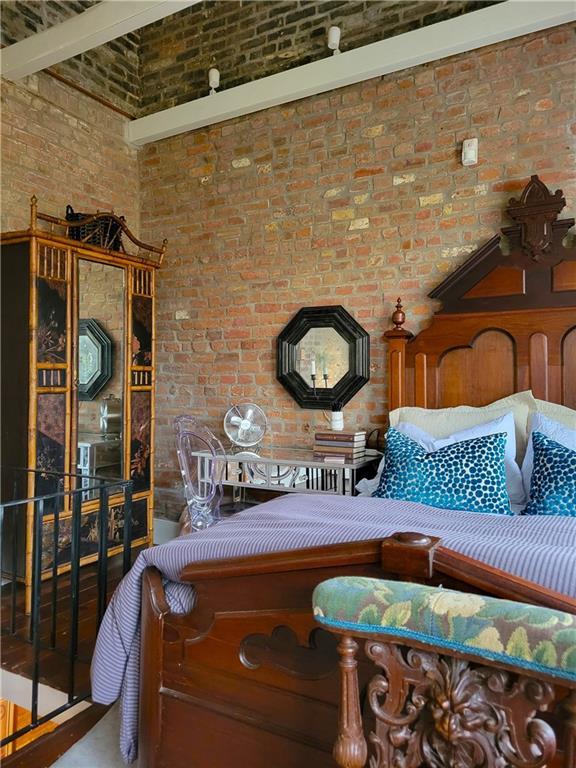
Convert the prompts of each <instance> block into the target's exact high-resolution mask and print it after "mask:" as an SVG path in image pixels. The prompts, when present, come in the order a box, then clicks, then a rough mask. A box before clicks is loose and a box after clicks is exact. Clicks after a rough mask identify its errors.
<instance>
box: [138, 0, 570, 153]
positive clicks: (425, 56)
mask: <svg viewBox="0 0 576 768" xmlns="http://www.w3.org/2000/svg"><path fill="white" fill-rule="evenodd" d="M574 20H576V5H575V3H574V2H573V0H546V1H545V2H543V1H540V2H534V1H532V0H507V2H503V3H498V4H497V5H492V6H490V7H488V8H483V9H481V10H478V11H473V12H471V13H467V14H464V15H463V16H458V17H456V18H453V19H449V20H447V21H443V22H440V23H438V24H433V25H431V26H429V27H424V28H422V29H417V30H414V31H412V32H406V33H405V34H403V35H398V36H397V37H392V38H388V39H386V40H381V41H380V42H377V43H372V44H371V45H365V46H362V47H361V48H356V49H355V50H352V51H348V52H346V53H342V54H340V55H339V56H327V57H326V58H325V59H322V60H320V61H315V62H313V63H311V64H306V65H304V66H301V67H295V68H294V69H290V70H288V71H286V72H280V73H278V74H275V75H270V76H269V77H264V78H262V79H260V80H255V81H253V82H250V83H245V84H244V85H239V86H237V87H235V88H230V89H229V90H226V91H221V92H219V93H216V94H214V95H212V96H206V97H203V98H200V99H195V100H194V101H189V102H187V103H185V104H180V105H179V106H176V107H171V108H169V109H164V110H162V111H161V112H156V113H154V114H151V115H147V116H146V117H142V118H139V119H137V120H133V121H132V122H130V123H128V124H127V126H126V139H127V141H129V142H130V143H132V144H135V145H137V146H140V145H143V144H148V143H149V142H152V141H158V140H159V139H164V138H167V137H169V136H175V135H177V134H179V133H184V132H187V131H193V130H195V129H197V128H202V127H204V126H206V125H213V124H215V123H220V122H223V121H224V120H230V119H232V118H234V117H239V116H241V115H248V114H251V113H253V112H258V111H260V110H262V109H267V108H268V107H273V106H277V105H279V104H286V103H288V102H291V101H295V100H297V99H303V98H306V97H308V96H313V95H315V94H318V93H325V92H327V91H332V90H334V89H336V88H341V87H343V86H346V85H351V84H353V83H359V82H362V81H363V80H369V79H371V78H374V77H378V76H381V75H385V74H389V73H391V72H397V71H399V70H402V69H407V68H408V67H415V66H417V65H419V64H425V63H427V62H430V61H436V60H438V59H443V58H445V57H447V56H453V55H454V54H458V53H463V52H465V51H471V50H474V49H476V48H481V47H483V46H486V45H491V44H493V43H499V42H502V41H503V40H509V39H511V38H514V37H519V36H521V35H526V34H529V33H531V32H537V31H539V30H541V29H547V28H549V27H554V26H557V25H559V24H565V23H568V22H570V21H574ZM344 43H345V40H344ZM223 74H224V75H225V74H226V73H223Z"/></svg>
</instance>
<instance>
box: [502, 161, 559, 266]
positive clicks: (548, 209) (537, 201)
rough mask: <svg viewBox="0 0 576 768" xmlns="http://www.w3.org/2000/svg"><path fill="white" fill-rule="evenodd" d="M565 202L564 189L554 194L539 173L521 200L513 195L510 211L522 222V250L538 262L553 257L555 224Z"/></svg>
mask: <svg viewBox="0 0 576 768" xmlns="http://www.w3.org/2000/svg"><path fill="white" fill-rule="evenodd" d="M565 205H566V200H565V199H564V197H563V195H562V190H560V189H557V190H556V192H554V194H552V193H551V192H550V190H549V189H548V187H547V186H546V185H545V184H544V183H543V182H542V181H540V179H539V178H538V176H531V177H530V181H529V182H528V184H527V185H526V187H525V188H524V191H523V192H522V195H521V196H520V199H519V200H516V198H514V197H511V198H510V202H509V204H508V213H509V215H510V218H511V219H514V221H516V222H518V223H519V224H520V232H521V234H520V243H521V246H522V250H523V251H525V252H526V253H527V254H529V256H530V258H531V259H533V260H534V261H540V260H542V259H545V258H547V257H548V256H551V255H552V257H553V254H551V251H552V239H553V233H552V224H553V222H555V221H556V219H557V218H558V214H559V213H560V211H561V210H562V209H563V208H564V206H565Z"/></svg>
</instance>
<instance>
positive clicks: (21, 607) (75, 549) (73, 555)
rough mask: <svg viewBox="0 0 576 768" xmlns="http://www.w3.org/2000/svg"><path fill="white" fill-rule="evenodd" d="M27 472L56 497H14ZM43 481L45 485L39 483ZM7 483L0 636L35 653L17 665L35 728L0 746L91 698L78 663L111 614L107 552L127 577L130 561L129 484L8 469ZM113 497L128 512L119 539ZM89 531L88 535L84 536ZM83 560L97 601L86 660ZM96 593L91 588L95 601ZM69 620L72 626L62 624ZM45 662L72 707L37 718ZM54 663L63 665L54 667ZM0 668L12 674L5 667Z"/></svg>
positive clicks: (0, 511)
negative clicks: (112, 512)
mask: <svg viewBox="0 0 576 768" xmlns="http://www.w3.org/2000/svg"><path fill="white" fill-rule="evenodd" d="M9 473H10V474H11V475H13V478H14V479H13V481H10V480H9V479H8V474H9ZM30 474H33V475H34V476H35V482H34V487H35V488H36V489H38V488H39V487H40V488H46V485H47V484H48V486H52V487H53V488H54V490H53V492H51V493H42V494H38V495H36V496H31V497H29V498H22V497H21V498H14V496H15V495H18V491H19V490H20V491H21V489H22V488H26V487H28V484H27V482H26V480H25V478H27V477H29V476H30ZM40 477H41V478H42V481H41V482H38V481H39V479H40ZM2 479H3V484H2V485H3V499H4V500H3V501H2V503H0V532H1V534H0V535H1V553H0V573H1V575H2V603H3V606H2V607H3V614H4V616H3V619H2V625H1V626H2V635H3V636H4V637H5V639H8V637H12V638H13V640H14V643H15V644H16V647H18V643H19V642H20V641H21V642H22V646H23V649H24V651H31V663H30V664H29V665H28V666H27V667H25V669H23V668H22V665H19V671H18V674H23V676H24V677H27V678H29V679H30V680H31V695H30V707H29V709H30V712H31V722H30V724H29V725H27V726H25V727H23V728H20V729H19V730H18V731H15V732H14V733H12V734H9V735H8V736H6V737H5V738H3V739H2V740H1V741H0V747H3V746H4V745H6V744H9V743H10V742H12V741H14V740H15V739H17V738H19V737H21V736H23V735H24V734H25V733H28V732H29V731H31V730H33V729H34V728H37V727H38V726H39V725H41V724H42V723H45V722H47V721H48V720H51V719H53V718H54V717H56V716H57V715H59V714H61V713H63V712H65V711H66V710H68V709H70V708H71V707H73V706H75V705H76V704H78V703H79V702H81V701H83V700H85V699H87V698H88V697H89V695H90V690H89V688H88V689H87V690H86V689H85V690H79V685H78V682H77V665H78V663H79V662H84V663H86V664H89V661H90V655H91V651H92V648H93V645H94V642H95V639H96V633H97V631H98V627H99V625H100V622H101V620H102V617H103V615H104V611H105V610H106V604H107V598H108V576H109V564H110V557H111V555H110V552H111V551H114V552H115V553H116V555H118V556H119V555H120V553H121V572H122V575H124V574H125V573H126V572H127V571H128V570H129V569H130V566H131V561H132V482H131V481H124V480H114V479H112V480H111V479H109V478H101V477H95V476H87V475H76V474H63V473H54V472H46V471H42V472H40V471H39V470H28V469H26V470H6V469H3V472H2ZM6 488H11V491H10V492H9V493H10V496H11V497H12V498H11V500H9V501H7V500H5V499H6ZM112 496H113V497H114V499H115V501H114V505H115V507H116V508H117V507H118V505H119V504H121V505H123V509H124V515H123V521H124V522H123V526H122V534H121V538H120V537H119V536H118V532H117V529H115V531H114V533H113V535H112V536H111V535H110V520H109V510H110V503H109V502H110V498H111V497H112ZM87 500H91V501H94V502H95V503H94V504H93V505H90V506H89V508H88V511H87V510H86V504H85V502H86V501H87ZM83 502H84V508H83ZM31 520H32V525H30V521H31ZM85 528H87V531H84V529H85ZM30 538H31V544H32V548H31V554H32V557H31V568H30V560H29V555H28V564H27V562H26V561H27V549H28V550H29V548H30V546H29V544H30ZM87 544H88V547H87V546H86V545H87ZM86 549H88V551H86ZM86 558H89V559H90V560H91V561H93V562H94V561H95V570H96V579H95V582H96V583H95V588H96V603H95V606H94V605H92V604H91V605H90V606H88V608H89V615H88V616H87V617H85V618H84V620H83V621H84V627H86V625H87V626H88V627H89V631H88V634H87V635H86V632H85V633H84V636H83V638H82V642H83V646H84V650H85V657H84V658H82V656H81V655H79V640H80V635H79V627H80V611H81V588H80V587H81V585H80V569H81V561H82V560H85V559H86ZM92 568H94V564H93V565H92ZM64 573H65V574H66V575H64ZM46 580H49V582H50V583H49V587H48V588H44V589H43V588H42V585H43V582H44V581H46ZM93 594H94V593H93V591H92V590H91V591H90V592H89V597H90V600H92V598H93ZM59 607H60V609H61V610H60V611H59ZM62 608H64V610H62ZM7 609H8V610H9V617H8V619H7V618H6V610H7ZM62 614H63V616H64V618H62ZM94 614H95V617H94ZM28 616H29V620H28V619H27V617H28ZM94 619H95V620H94ZM47 621H48V623H49V624H48V627H47V626H46V623H47ZM64 621H66V622H67V626H62V623H64ZM43 657H44V661H45V662H46V661H50V662H51V663H52V667H53V668H54V669H55V668H56V667H58V669H59V670H60V673H59V678H58V681H57V684H55V683H53V682H52V681H51V678H50V674H47V675H44V676H43V677H44V681H45V682H46V684H47V685H51V686H52V687H54V688H57V689H58V690H60V691H64V693H65V694H67V702H66V703H65V704H63V705H62V706H60V707H58V708H56V709H54V710H52V711H50V712H48V713H44V714H43V715H41V716H40V715H39V712H38V692H39V685H40V678H41V666H42V661H43ZM55 661H58V662H61V663H60V664H55V663H54V662H55ZM2 666H3V667H5V668H9V665H5V664H4V663H3V664H2ZM62 670H65V672H62Z"/></svg>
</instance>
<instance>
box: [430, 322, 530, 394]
mask: <svg viewBox="0 0 576 768" xmlns="http://www.w3.org/2000/svg"><path fill="white" fill-rule="evenodd" d="M515 347H516V345H515V343H514V341H513V340H512V339H511V338H510V336H509V335H508V334H507V333H503V332H502V331H500V330H491V329H490V330H486V331H484V332H483V333H480V334H479V335H478V336H477V337H476V339H474V341H473V342H472V344H471V346H469V347H461V348H456V349H451V350H448V351H447V352H446V353H445V354H444V355H442V357H441V358H440V362H439V364H438V369H437V370H438V376H437V382H438V384H437V386H438V394H437V407H439V408H449V407H451V406H455V405H460V404H461V403H463V402H467V401H468V400H469V399H470V396H471V395H473V397H474V402H475V403H476V404H477V405H485V404H487V403H492V402H493V401H494V400H498V399H499V398H501V397H505V396H506V395H508V394H509V393H510V392H512V391H514V384H515V376H514V372H515V370H516V348H515ZM482 401H483V402H482Z"/></svg>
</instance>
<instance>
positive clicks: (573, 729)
mask: <svg viewBox="0 0 576 768" xmlns="http://www.w3.org/2000/svg"><path fill="white" fill-rule="evenodd" d="M564 710H565V711H566V739H565V742H566V743H565V746H564V765H565V766H566V768H574V766H575V765H576V691H572V693H571V694H570V695H569V696H568V698H567V699H565V701H564Z"/></svg>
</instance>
